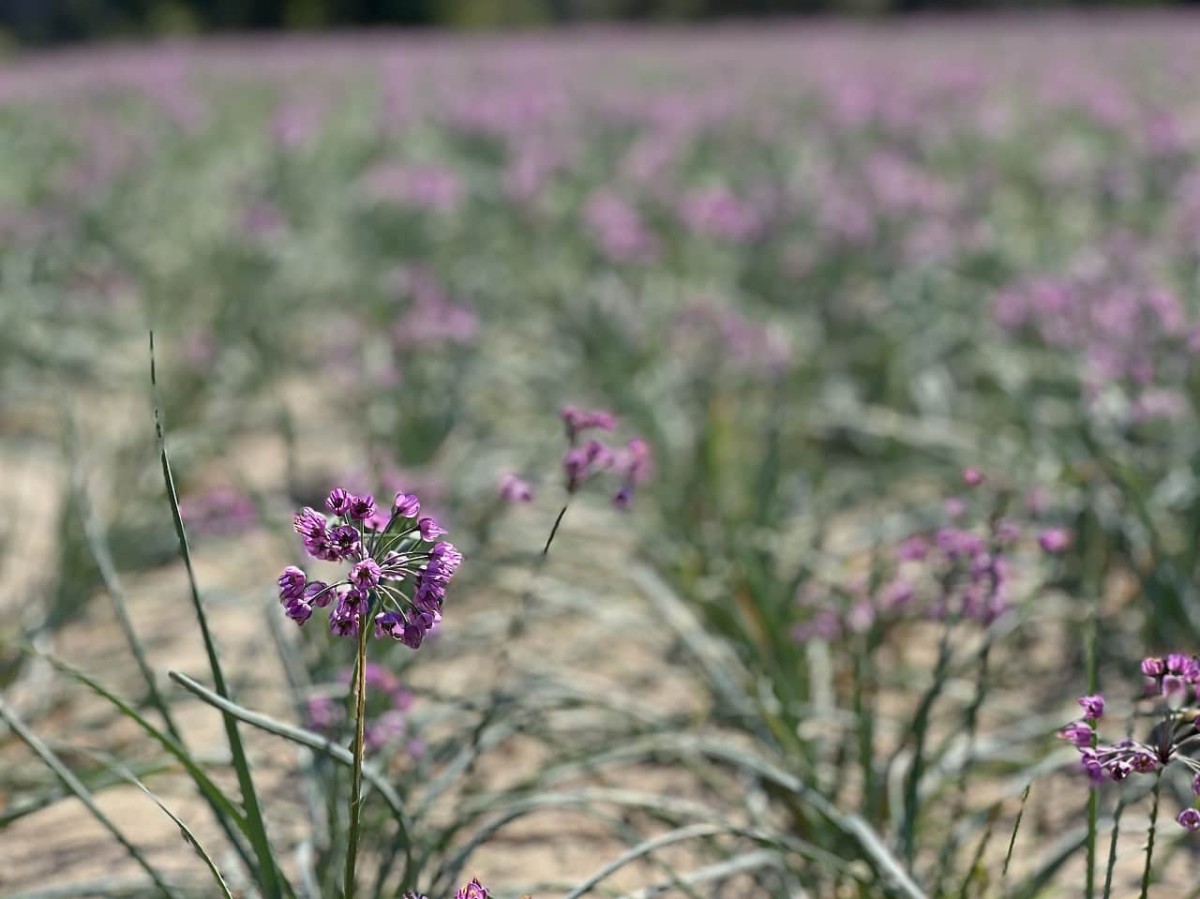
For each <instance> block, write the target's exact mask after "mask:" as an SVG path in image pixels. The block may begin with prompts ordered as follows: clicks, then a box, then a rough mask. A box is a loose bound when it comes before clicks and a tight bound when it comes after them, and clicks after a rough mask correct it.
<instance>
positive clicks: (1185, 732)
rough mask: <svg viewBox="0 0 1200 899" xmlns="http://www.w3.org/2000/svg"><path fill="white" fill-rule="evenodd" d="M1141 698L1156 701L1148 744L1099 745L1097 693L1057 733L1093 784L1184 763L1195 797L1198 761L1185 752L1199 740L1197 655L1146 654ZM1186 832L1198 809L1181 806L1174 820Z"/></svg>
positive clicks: (1196, 824) (1199, 791)
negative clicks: (1080, 714) (1077, 716)
mask: <svg viewBox="0 0 1200 899" xmlns="http://www.w3.org/2000/svg"><path fill="white" fill-rule="evenodd" d="M1141 667H1142V674H1143V675H1144V676H1145V680H1146V689H1145V697H1144V698H1146V699H1147V700H1151V701H1153V702H1155V703H1156V704H1157V714H1156V715H1155V716H1154V717H1155V718H1157V719H1158V724H1157V725H1156V726H1155V727H1154V729H1153V730H1152V731H1151V733H1150V739H1149V741H1148V742H1143V741H1140V740H1130V739H1126V740H1121V741H1119V742H1117V743H1105V742H1104V741H1102V740H1101V739H1100V735H1099V733H1098V731H1097V727H1096V724H1097V722H1098V721H1099V720H1100V719H1101V718H1102V717H1103V716H1104V708H1105V701H1104V697H1103V696H1100V695H1092V696H1082V697H1080V699H1079V705H1080V707H1081V708H1082V709H1083V717H1082V718H1080V719H1078V720H1076V721H1072V722H1071V723H1070V724H1068V725H1066V726H1065V727H1063V728H1062V729H1061V730H1059V732H1058V736H1059V737H1060V738H1061V739H1063V740H1066V741H1067V742H1068V743H1070V744H1071V745H1072V746H1075V747H1076V748H1077V749H1078V750H1079V755H1080V764H1081V766H1082V767H1083V770H1084V771H1086V772H1087V774H1088V777H1089V778H1090V779H1091V780H1092V782H1093V783H1099V782H1101V781H1104V780H1112V781H1116V782H1118V783H1119V782H1121V781H1123V780H1125V779H1126V778H1128V777H1129V776H1130V775H1131V774H1154V773H1157V772H1161V771H1163V770H1164V769H1165V768H1166V767H1167V766H1168V765H1170V764H1171V763H1172V762H1175V763H1178V764H1181V765H1183V766H1185V767H1186V768H1187V769H1188V771H1189V773H1190V774H1191V775H1192V780H1191V783H1192V793H1193V795H1194V796H1198V797H1200V760H1196V759H1193V758H1191V757H1190V755H1189V754H1188V751H1187V750H1190V749H1193V748H1195V746H1196V745H1197V744H1198V743H1200V733H1198V732H1197V729H1196V723H1195V722H1196V719H1197V717H1198V714H1197V713H1198V711H1200V708H1198V706H1200V695H1198V689H1197V685H1198V684H1200V658H1197V657H1196V656H1186V655H1183V654H1182V653H1172V654H1171V655H1168V656H1166V657H1165V658H1160V657H1158V656H1150V657H1148V658H1145V659H1143V660H1142V666H1141ZM1175 820H1176V821H1177V822H1178V823H1179V825H1180V826H1181V827H1183V828H1185V829H1186V830H1189V831H1194V830H1198V829H1200V809H1197V808H1195V807H1188V808H1185V809H1184V810H1183V811H1181V812H1180V813H1179V815H1178V816H1177V817H1176V819H1175Z"/></svg>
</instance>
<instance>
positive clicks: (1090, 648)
mask: <svg viewBox="0 0 1200 899" xmlns="http://www.w3.org/2000/svg"><path fill="white" fill-rule="evenodd" d="M1099 628H1100V622H1099V613H1098V612H1097V610H1096V608H1095V606H1093V607H1092V614H1091V615H1090V616H1089V617H1088V625H1087V634H1086V636H1085V640H1086V651H1087V676H1088V693H1089V694H1091V693H1097V692H1098V691H1099V689H1100V678H1099V668H1100V659H1099V656H1098V654H1097V652H1096V642H1097V637H1098V631H1099ZM1095 746H1096V734H1095V733H1094V732H1093V734H1092V748H1095ZM1087 814H1088V818H1087V825H1088V830H1087V873H1086V887H1087V897H1088V899H1095V895H1096V835H1097V832H1098V828H1099V819H1100V791H1099V790H1098V789H1092V790H1089V791H1088V807H1087Z"/></svg>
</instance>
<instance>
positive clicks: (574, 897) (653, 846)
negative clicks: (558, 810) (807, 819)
mask: <svg viewBox="0 0 1200 899" xmlns="http://www.w3.org/2000/svg"><path fill="white" fill-rule="evenodd" d="M724 834H733V835H736V836H749V837H750V838H751V839H755V838H757V839H762V838H763V837H764V835H763V834H759V833H757V832H754V831H748V830H746V829H744V828H741V827H732V826H728V825H723V824H689V825H688V826H686V827H680V828H677V829H675V830H672V831H669V832H668V833H664V834H660V835H658V836H656V837H651V838H650V839H648V840H644V841H643V842H641V843H639V844H638V845H637V846H634V847H633V848H632V849H630V850H629V851H628V852H624V853H622V854H621V855H619V856H617V857H616V858H614V859H613V860H612V861H611V862H609V863H608V864H606V865H604V866H603V867H601V868H598V869H597V870H596V872H595V873H594V874H592V875H591V876H590V877H588V878H587V879H586V880H585V881H584V882H583V883H581V884H580V885H579V886H577V887H575V889H573V890H571V892H569V893H567V895H566V896H565V897H563V899H579V897H580V896H583V895H585V894H587V893H590V892H591V891H592V889H593V888H594V887H596V885H597V884H599V883H600V882H601V881H603V880H606V879H607V878H609V877H611V876H612V875H613V874H615V873H616V872H617V871H619V870H621V869H622V868H623V867H625V866H626V865H628V864H630V863H632V862H635V861H637V860H638V859H640V858H644V857H645V856H647V855H649V854H650V853H652V852H656V851H658V850H659V849H662V848H664V847H666V846H671V845H674V844H675V843H682V842H685V841H687V840H696V839H701V838H703V837H715V836H721V835H724Z"/></svg>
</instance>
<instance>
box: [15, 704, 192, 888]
mask: <svg viewBox="0 0 1200 899" xmlns="http://www.w3.org/2000/svg"><path fill="white" fill-rule="evenodd" d="M0 718H3V719H4V721H5V723H6V724H8V726H9V727H10V728H12V731H13V733H15V734H16V735H17V736H18V737H19V738H20V739H21V741H22V742H23V743H24V744H25V745H26V746H28V747H29V748H30V749H32V750H33V752H34V754H35V755H37V757H38V758H40V759H41V760H42V761H43V762H44V763H45V765H46V767H47V768H49V769H50V770H51V771H53V772H54V775H55V776H56V777H57V778H58V779H59V780H60V781H62V784H63V786H64V787H66V788H67V789H68V790H70V791H71V793H73V794H74V796H75V798H76V799H78V800H79V801H80V802H82V803H83V805H84V807H85V808H86V809H87V810H88V811H89V812H91V814H92V817H93V818H95V819H96V821H97V822H99V824H100V825H101V826H102V827H103V828H104V829H105V830H107V831H108V832H109V833H110V834H112V835H113V837H114V838H115V839H116V841H117V842H118V843H120V844H121V846H122V847H123V848H124V849H125V851H126V852H128V853H129V857H130V858H132V859H133V860H134V861H135V862H136V863H137V864H138V866H139V867H140V868H141V869H142V870H143V871H145V872H146V874H147V875H148V876H149V877H150V880H151V881H152V882H153V883H154V886H155V887H156V888H157V889H158V890H160V891H161V892H162V894H163V895H165V896H171V897H175V896H179V895H180V894H179V893H178V892H176V891H175V889H174V888H173V887H171V886H169V885H168V884H167V882H166V881H164V880H163V879H162V875H161V874H159V873H158V870H157V869H156V868H155V867H154V866H153V865H151V864H150V862H149V861H148V860H147V859H146V857H145V856H144V855H143V854H142V851H141V850H140V849H138V847H137V846H135V845H133V843H131V842H129V839H128V838H127V837H126V836H125V834H124V833H122V832H121V829H120V828H119V827H117V825H116V824H115V823H114V822H113V820H112V819H111V818H109V817H108V815H106V814H105V813H104V810H103V809H101V808H100V806H99V805H97V804H96V800H95V798H94V797H93V796H92V793H91V791H90V790H89V789H88V788H87V787H86V786H84V784H83V782H82V781H81V780H80V779H79V778H78V777H76V776H75V774H74V773H73V772H72V771H71V769H70V768H68V767H67V766H66V765H64V764H63V763H62V760H61V759H59V757H58V756H57V755H55V754H54V750H52V749H51V748H50V747H49V746H47V745H46V744H45V743H44V742H43V741H42V740H41V738H39V737H38V736H37V734H35V733H34V732H33V731H31V730H30V729H29V728H28V727H26V726H25V723H24V722H23V721H22V720H21V719H20V718H19V717H18V716H17V713H16V712H14V711H13V710H12V708H11V707H10V706H9V705H8V703H7V702H5V701H4V697H3V696H0Z"/></svg>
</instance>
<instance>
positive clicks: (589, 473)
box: [559, 406, 652, 509]
mask: <svg viewBox="0 0 1200 899" xmlns="http://www.w3.org/2000/svg"><path fill="white" fill-rule="evenodd" d="M559 416H560V417H561V418H562V422H563V429H564V432H565V434H566V438H567V451H566V453H565V454H564V455H563V460H562V466H563V474H564V475H565V476H566V488H567V492H568V493H576V492H577V491H578V490H579V489H580V488H581V487H582V486H583V485H584V484H585V483H587V482H588V481H589V480H591V479H592V478H594V477H596V476H597V475H600V474H602V473H605V472H611V473H613V474H615V475H616V476H617V477H618V479H619V481H620V486H619V487H618V488H617V491H616V492H615V493H614V494H613V497H612V503H613V505H614V506H615V507H616V508H618V509H628V508H629V506H630V505H631V504H632V503H633V494H634V491H635V490H636V489H637V486H638V485H639V484H641V483H643V482H644V481H645V480H646V479H647V478H648V477H649V476H650V473H651V467H652V461H651V456H650V445H649V444H648V443H646V441H645V440H643V439H642V438H641V437H634V438H632V439H631V440H630V441H629V442H628V443H626V444H625V446H623V447H616V448H614V447H610V446H608V445H607V444H605V443H603V442H602V441H600V440H597V439H596V438H594V437H593V438H589V439H588V440H587V441H582V442H581V437H582V435H583V434H584V433H585V432H587V431H596V430H600V431H613V430H615V429H616V427H617V420H616V418H615V417H614V416H613V415H612V414H611V413H609V412H598V411H597V412H586V411H584V410H582V409H578V408H576V407H575V406H564V407H563V409H562V411H561V412H560V413H559Z"/></svg>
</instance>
